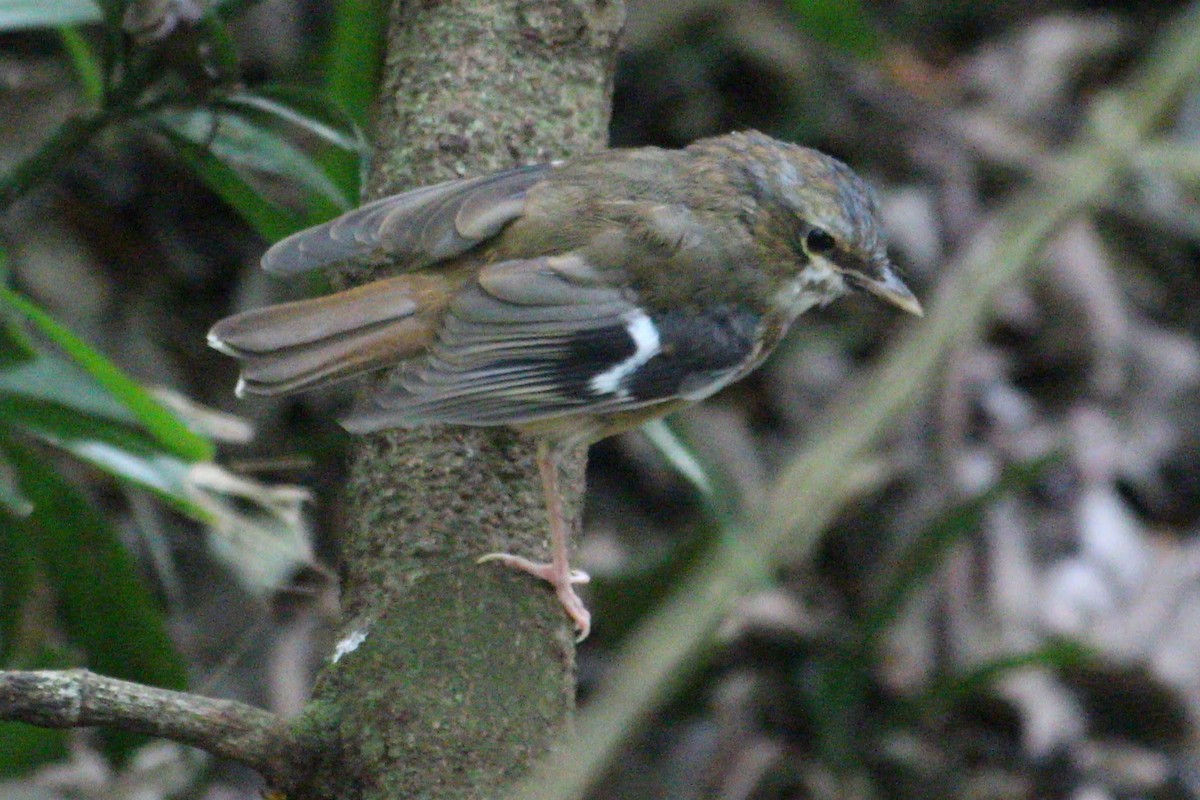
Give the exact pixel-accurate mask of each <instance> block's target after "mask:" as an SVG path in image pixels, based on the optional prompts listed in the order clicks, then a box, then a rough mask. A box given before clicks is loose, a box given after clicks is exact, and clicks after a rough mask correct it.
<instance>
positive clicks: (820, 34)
mask: <svg viewBox="0 0 1200 800" xmlns="http://www.w3.org/2000/svg"><path fill="white" fill-rule="evenodd" d="M788 6H789V7H790V8H791V9H792V11H793V12H794V13H795V15H796V17H797V22H798V25H799V27H800V28H801V29H802V30H803V31H804V32H805V33H807V34H808V35H809V36H811V37H813V38H814V39H816V40H817V41H819V42H824V43H825V44H827V45H829V46H831V47H834V48H836V49H838V50H842V51H844V52H846V53H849V54H851V55H854V56H857V57H859V58H876V57H878V56H879V51H880V45H879V35H878V34H877V33H876V31H875V28H874V26H873V25H872V24H871V18H870V17H869V16H868V14H867V12H866V9H865V8H864V7H863V4H862V1H861V0H849V1H848V0H789V2H788Z"/></svg>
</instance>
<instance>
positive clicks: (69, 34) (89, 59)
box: [0, 0, 104, 106]
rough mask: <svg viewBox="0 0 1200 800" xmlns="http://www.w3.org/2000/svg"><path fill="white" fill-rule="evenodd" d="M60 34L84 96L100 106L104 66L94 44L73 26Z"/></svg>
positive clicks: (102, 94)
mask: <svg viewBox="0 0 1200 800" xmlns="http://www.w3.org/2000/svg"><path fill="white" fill-rule="evenodd" d="M0 1H2V0H0ZM58 36H59V38H60V39H61V40H62V43H63V49H64V50H66V51H67V55H68V56H70V58H71V65H72V66H73V67H75V75H76V76H77V77H78V78H79V85H80V86H82V87H83V95H84V97H86V98H87V99H88V102H90V103H92V104H93V105H95V106H99V105H100V104H101V103H103V102H104V67H102V66H101V64H100V60H99V59H98V58H96V54H95V53H94V52H93V51H92V46H91V45H90V44H88V41H87V39H86V38H84V36H83V34H81V33H80V32H79V30H78V29H76V28H73V27H69V26H64V27H60V28H59V29H58Z"/></svg>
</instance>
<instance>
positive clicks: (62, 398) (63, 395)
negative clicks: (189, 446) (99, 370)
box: [0, 354, 138, 425]
mask: <svg viewBox="0 0 1200 800" xmlns="http://www.w3.org/2000/svg"><path fill="white" fill-rule="evenodd" d="M5 395H7V396H10V397H14V398H18V399H21V400H26V401H30V402H43V403H54V404H56V405H60V406H64V407H66V408H70V409H73V410H74V411H76V412H78V413H80V414H88V415H90V416H95V417H101V418H103V419H107V420H110V421H112V422H117V423H121V424H123V425H137V424H138V418H137V416H136V415H135V414H134V413H133V412H132V411H130V410H129V408H128V407H127V406H125V405H122V404H121V403H120V402H119V401H118V400H117V399H116V398H114V397H113V396H112V395H111V394H109V393H108V392H107V391H105V389H104V387H103V386H101V385H100V384H99V383H98V382H97V381H96V380H94V379H93V378H92V376H90V375H88V374H87V373H86V372H84V371H83V369H82V368H80V367H79V366H77V365H76V364H74V363H73V362H70V361H67V360H65V359H62V358H59V357H57V356H53V355H45V354H38V355H36V356H35V357H34V358H33V359H32V360H31V361H27V362H25V363H24V364H19V365H17V366H14V367H9V368H7V369H2V368H0V396H5Z"/></svg>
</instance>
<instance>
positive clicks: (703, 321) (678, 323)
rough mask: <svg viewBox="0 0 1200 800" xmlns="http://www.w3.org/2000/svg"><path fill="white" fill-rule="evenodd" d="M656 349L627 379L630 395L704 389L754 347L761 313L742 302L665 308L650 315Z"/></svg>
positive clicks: (650, 396) (655, 395)
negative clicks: (737, 303)
mask: <svg viewBox="0 0 1200 800" xmlns="http://www.w3.org/2000/svg"><path fill="white" fill-rule="evenodd" d="M651 319H652V320H653V322H654V324H655V326H656V327H657V329H658V334H659V339H660V346H659V352H658V354H657V355H655V356H654V357H653V358H651V359H650V360H649V361H647V362H646V363H645V364H643V365H642V366H641V367H639V368H638V369H637V370H636V371H634V372H633V373H632V374H631V375H630V376H629V378H628V379H627V382H626V389H627V391H628V392H629V395H630V397H631V398H632V399H633V400H654V399H660V398H668V397H675V396H678V395H692V394H701V395H702V394H703V393H704V387H705V386H706V385H708V384H712V383H717V382H718V381H721V380H722V379H724V378H725V377H727V376H728V374H729V373H730V372H731V371H733V370H736V369H737V368H739V367H740V366H741V365H742V363H743V362H745V360H746V359H747V358H749V357H750V356H751V355H752V354H753V353H754V350H755V343H756V341H757V338H758V328H759V325H760V323H761V321H762V318H761V317H760V316H759V315H758V314H757V313H755V312H753V311H751V310H749V309H746V308H744V307H735V306H715V307H713V308H708V309H704V310H691V309H687V310H681V311H667V312H664V313H660V314H656V315H654V316H653V317H651Z"/></svg>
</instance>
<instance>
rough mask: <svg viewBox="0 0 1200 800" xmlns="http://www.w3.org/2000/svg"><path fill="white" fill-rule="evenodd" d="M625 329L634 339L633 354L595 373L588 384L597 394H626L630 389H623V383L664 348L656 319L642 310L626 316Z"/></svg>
mask: <svg viewBox="0 0 1200 800" xmlns="http://www.w3.org/2000/svg"><path fill="white" fill-rule="evenodd" d="M625 330H626V331H627V332H628V333H629V338H631V339H633V344H634V351H633V355H631V356H629V358H627V359H625V360H624V361H620V362H618V363H616V364H614V365H612V366H611V367H609V368H608V369H606V370H604V372H601V373H599V374H598V375H594V376H593V377H592V379H591V380H590V381H588V386H589V387H590V388H591V390H592V391H593V392H595V393H596V394H617V395H619V396H625V395H627V394H628V393H629V390H628V389H623V388H622V387H621V383H622V382H623V381H624V380H625V379H626V378H627V377H629V376H630V375H632V374H633V373H634V372H635V371H636V370H637V369H638V368H640V367H642V366H643V365H645V363H646V362H647V361H649V360H650V359H652V358H654V357H655V356H656V355H658V353H659V351H660V350H661V349H662V339H661V337H660V336H659V335H658V328H657V327H655V325H654V320H652V319H650V317H649V316H648V315H647V314H646V312H644V311H641V310H636V311H634V312H632V313H630V314H628V315H627V316H626V317H625Z"/></svg>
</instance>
